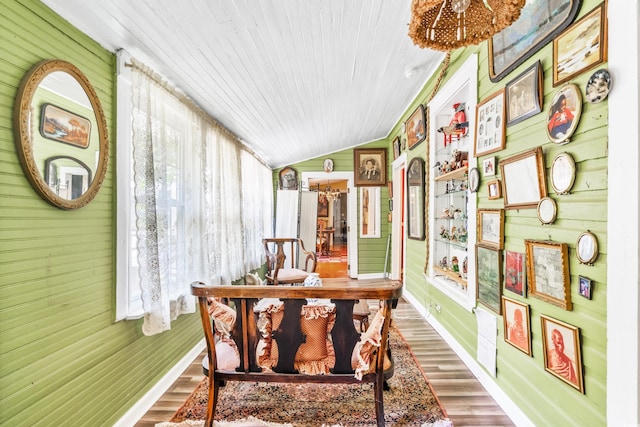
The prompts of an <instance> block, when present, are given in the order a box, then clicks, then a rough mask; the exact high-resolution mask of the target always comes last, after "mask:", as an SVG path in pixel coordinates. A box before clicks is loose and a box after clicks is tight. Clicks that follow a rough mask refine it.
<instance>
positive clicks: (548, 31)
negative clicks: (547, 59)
mask: <svg viewBox="0 0 640 427" xmlns="http://www.w3.org/2000/svg"><path fill="white" fill-rule="evenodd" d="M581 2H582V0H536V1H528V2H527V3H526V5H525V6H524V8H522V11H521V12H520V17H519V18H518V20H516V22H514V23H513V24H511V25H510V26H508V27H507V28H505V29H504V30H502V31H500V32H499V33H498V34H496V35H494V36H493V37H491V38H490V39H489V40H488V49H489V78H490V79H491V81H492V82H494V83H496V82H498V81H500V80H501V79H502V78H504V77H505V76H506V75H507V74H509V73H511V72H512V71H513V70H515V69H516V68H517V67H518V66H520V65H521V64H522V63H523V62H525V61H526V60H527V59H528V58H530V57H531V56H532V55H533V54H535V53H536V52H537V51H538V50H540V49H541V48H542V47H543V46H546V45H547V44H548V43H549V42H551V40H552V39H553V38H554V37H555V36H556V35H557V34H559V33H560V32H561V31H562V30H564V29H565V28H567V27H568V26H569V25H570V24H571V23H572V22H573V20H574V19H575V17H576V16H577V14H578V11H579V10H580V4H581ZM552 5H553V6H552Z"/></svg>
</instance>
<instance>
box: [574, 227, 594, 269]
mask: <svg viewBox="0 0 640 427" xmlns="http://www.w3.org/2000/svg"><path fill="white" fill-rule="evenodd" d="M576 254H577V255H578V261H580V264H587V265H593V263H594V261H595V260H596V258H597V257H598V239H597V238H596V235H595V234H593V233H592V232H591V231H589V230H587V231H585V232H584V233H582V234H580V236H578V241H577V242H576Z"/></svg>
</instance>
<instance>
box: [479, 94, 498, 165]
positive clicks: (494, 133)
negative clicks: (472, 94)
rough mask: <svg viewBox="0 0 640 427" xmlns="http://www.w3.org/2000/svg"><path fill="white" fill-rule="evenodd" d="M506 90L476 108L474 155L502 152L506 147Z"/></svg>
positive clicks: (490, 97)
mask: <svg viewBox="0 0 640 427" xmlns="http://www.w3.org/2000/svg"><path fill="white" fill-rule="evenodd" d="M505 113H506V109H505V103H504V89H500V90H499V91H497V92H496V93H494V94H493V95H491V96H489V97H488V98H486V99H484V100H483V101H482V102H480V103H479V104H478V105H477V106H476V142H475V145H474V155H475V156H476V157H478V156H482V155H484V154H489V153H493V152H496V151H500V150H502V149H503V148H504V145H505Z"/></svg>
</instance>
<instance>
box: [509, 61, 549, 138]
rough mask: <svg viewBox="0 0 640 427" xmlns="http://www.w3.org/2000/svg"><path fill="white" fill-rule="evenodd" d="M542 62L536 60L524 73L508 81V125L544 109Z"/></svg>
mask: <svg viewBox="0 0 640 427" xmlns="http://www.w3.org/2000/svg"><path fill="white" fill-rule="evenodd" d="M542 87H543V84H542V64H541V63H540V61H536V63H535V64H533V65H532V66H531V67H529V68H527V69H526V70H525V71H524V72H523V73H522V74H520V75H519V76H518V77H516V78H515V79H513V80H511V81H510V82H509V83H507V87H506V89H505V91H506V97H507V126H511V125H515V124H516V123H520V122H521V121H523V120H525V119H528V118H529V117H531V116H535V115H536V114H538V113H539V112H541V111H542V99H543V96H544V95H543V93H542Z"/></svg>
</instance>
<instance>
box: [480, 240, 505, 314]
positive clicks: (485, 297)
mask: <svg viewBox="0 0 640 427" xmlns="http://www.w3.org/2000/svg"><path fill="white" fill-rule="evenodd" d="M476 270H477V271H476V279H477V289H476V291H477V292H476V295H478V297H477V298H478V301H479V302H481V303H482V304H484V305H485V306H487V307H488V308H490V309H491V310H493V311H495V312H496V313H498V314H500V312H501V300H500V299H501V296H502V251H501V250H499V249H494V248H492V247H488V246H483V245H476Z"/></svg>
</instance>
